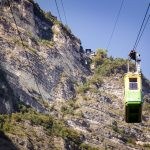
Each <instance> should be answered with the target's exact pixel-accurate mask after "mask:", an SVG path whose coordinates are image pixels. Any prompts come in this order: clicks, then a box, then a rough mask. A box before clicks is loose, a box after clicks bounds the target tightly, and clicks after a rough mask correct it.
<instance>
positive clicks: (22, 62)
mask: <svg viewBox="0 0 150 150" xmlns="http://www.w3.org/2000/svg"><path fill="white" fill-rule="evenodd" d="M11 5H12V11H13V15H14V17H15V20H16V23H17V26H18V29H19V33H20V35H21V38H22V39H23V43H22V42H21V40H20V38H19V36H18V31H17V27H16V25H15V22H14V19H13V16H12V13H11V11H10V7H9V5H8V3H6V1H3V7H2V8H1V10H2V11H0V16H1V17H0V48H1V50H0V100H1V105H0V113H1V114H7V115H0V131H1V132H0V139H1V140H0V141H1V142H0V149H21V150H22V149H25V150H29V149H37V150H38V149H43V150H44V149H45V150H46V149H60V150H62V149H64V150H65V149H67V150H98V149H118V150H119V149H121V150H131V149H139V150H142V149H145V150H147V149H149V148H150V136H149V135H150V130H149V129H150V121H149V120H150V117H149V113H150V84H149V81H148V80H146V79H145V78H144V76H142V77H143V95H144V100H145V103H144V107H143V117H142V120H143V122H142V123H139V124H126V123H125V121H124V109H123V92H124V85H123V75H124V73H125V72H126V63H127V61H126V60H124V59H119V58H117V59H113V58H112V57H110V58H109V57H107V53H106V52H105V51H104V50H99V52H97V55H96V56H95V57H94V58H92V59H91V58H87V56H85V54H84V51H83V48H82V46H81V42H80V40H79V39H78V38H76V37H75V36H74V35H73V34H72V33H71V32H70V31H69V30H68V29H67V28H66V27H65V26H64V25H63V24H61V23H60V22H59V21H58V20H57V19H56V17H54V16H53V15H51V14H50V13H45V12H44V11H42V10H41V9H40V8H39V6H38V5H37V4H36V3H34V1H33V0H13V1H12V3H11ZM85 60H88V62H89V63H92V65H93V64H94V66H95V69H94V70H92V71H91V70H90V69H89V65H90V64H89V65H86V63H85ZM131 69H133V64H131ZM21 102H22V103H21ZM12 112H13V113H12Z"/></svg>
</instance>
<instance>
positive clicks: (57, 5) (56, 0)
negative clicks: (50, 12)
mask: <svg viewBox="0 0 150 150" xmlns="http://www.w3.org/2000/svg"><path fill="white" fill-rule="evenodd" d="M55 4H56V8H57V12H58V15H59V19H60V21H61V22H62V19H61V16H60V11H59V7H58V3H57V0H55Z"/></svg>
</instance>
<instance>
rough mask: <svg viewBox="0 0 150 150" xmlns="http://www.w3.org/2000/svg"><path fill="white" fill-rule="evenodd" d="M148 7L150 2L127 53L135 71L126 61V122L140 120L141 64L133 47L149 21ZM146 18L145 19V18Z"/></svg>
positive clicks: (138, 55)
mask: <svg viewBox="0 0 150 150" xmlns="http://www.w3.org/2000/svg"><path fill="white" fill-rule="evenodd" d="M149 8H150V3H149V5H148V8H147V10H146V13H145V16H144V19H143V21H142V25H141V27H140V30H139V33H138V35H137V38H136V41H135V44H134V47H133V50H131V52H130V53H129V61H131V60H134V61H135V71H134V72H130V66H129V61H128V71H127V73H126V74H125V76H124V86H125V89H124V104H125V121H126V122H127V123H140V122H141V121H142V105H143V97H142V79H141V66H140V62H141V59H140V54H138V53H137V52H136V51H135V49H136V48H137V46H138V44H139V42H140V39H141V37H142V35H143V32H144V30H145V28H146V25H147V23H148V21H149V18H150V15H149V16H148V17H147V14H148V11H149ZM146 18H147V19H146Z"/></svg>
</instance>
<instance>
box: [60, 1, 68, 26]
mask: <svg viewBox="0 0 150 150" xmlns="http://www.w3.org/2000/svg"><path fill="white" fill-rule="evenodd" d="M60 1H61V5H62V8H63V13H64V16H65V22H66V25H67V26H68V21H67V17H66V11H65V7H64V4H63V0H60Z"/></svg>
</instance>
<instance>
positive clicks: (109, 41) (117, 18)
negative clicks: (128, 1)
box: [106, 0, 124, 50]
mask: <svg viewBox="0 0 150 150" xmlns="http://www.w3.org/2000/svg"><path fill="white" fill-rule="evenodd" d="M123 3H124V0H122V2H121V5H120V8H119V11H118V14H117V17H116V20H115V24H114V27H113V30H112V33H111V35H110V38H109V40H108V43H107V47H106V49H107V50H108V48H109V46H110V43H111V40H112V38H113V35H114V32H115V29H116V26H117V23H118V20H119V16H120V13H121V10H122V7H123Z"/></svg>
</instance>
